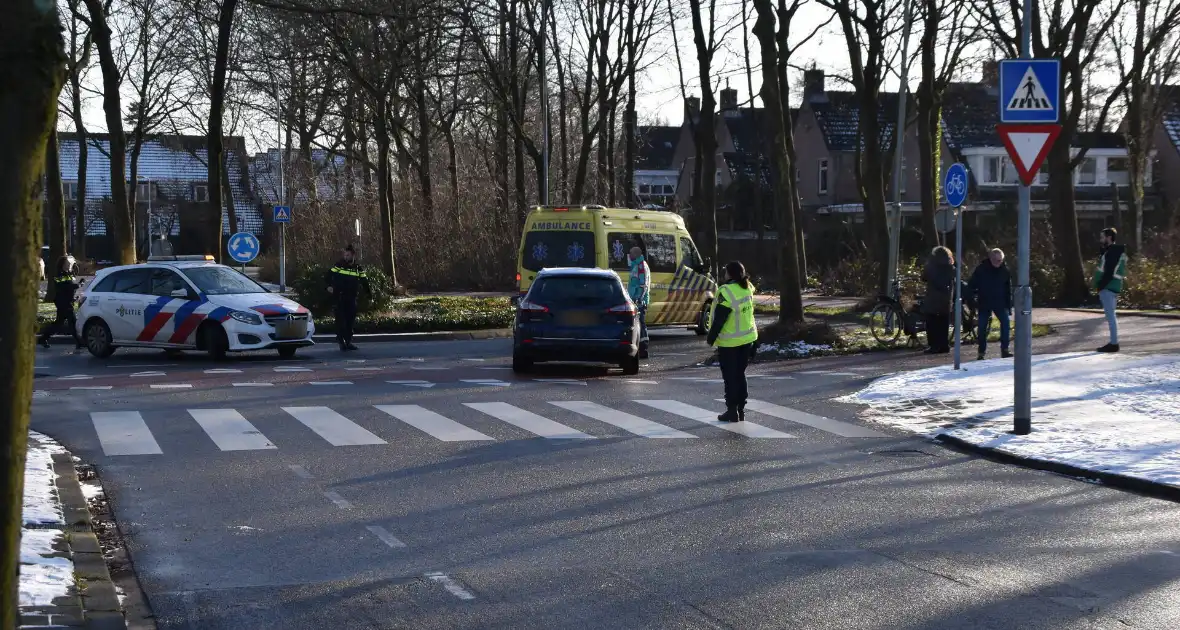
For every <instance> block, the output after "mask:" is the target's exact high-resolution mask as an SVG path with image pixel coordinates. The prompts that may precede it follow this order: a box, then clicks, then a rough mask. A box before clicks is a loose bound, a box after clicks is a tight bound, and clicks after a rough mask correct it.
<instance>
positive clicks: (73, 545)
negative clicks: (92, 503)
mask: <svg viewBox="0 0 1180 630" xmlns="http://www.w3.org/2000/svg"><path fill="white" fill-rule="evenodd" d="M53 470H54V472H55V473H56V474H57V480H56V482H55V484H56V486H57V496H58V500H59V501H60V503H61V511H62V520H63V521H64V522H65V525H64V526H62V527H61V532H62V533H63V534H65V537H64V538H63V539H62V540H61V541H60V543H59V547H61V548H60V549H59V551H61V552H62V554H63V555H64V556H66V557H68V558H70V559H71V560H72V561H73V563H74V574H75V576H76V577H77V579H78V584H77V586H76V587H75V589H74V590H75V593H74V594H72V595H69V596H67V597H63V598H59V599H57V600H55V603H54V604H53V605H51V606H26V607H22V609H21V611H20V612H21V615H20V623H21V626H20V627H22V628H23V627H51V628H52V627H59V628H60V627H74V628H87V629H88V630H116V629H118V630H125V629H126V628H127V624H126V622H125V621H124V619H123V612H122V609H121V607H120V605H119V598H118V595H117V594H116V592H115V585H114V583H112V582H111V576H110V573H109V571H108V570H107V565H106V559H105V558H104V557H103V553H102V547H101V546H100V545H99V544H98V537H97V536H96V535H95V533H94V523H93V521H91V519H90V509H89V507H87V504H86V496H85V495H83V494H82V485H81V482H80V481H79V480H78V472H77V470H76V469H75V468H74V459H73V455H70V454H69V453H54V454H53ZM55 529H56V528H55Z"/></svg>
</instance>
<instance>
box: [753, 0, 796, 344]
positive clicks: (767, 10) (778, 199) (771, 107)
mask: <svg viewBox="0 0 1180 630" xmlns="http://www.w3.org/2000/svg"><path fill="white" fill-rule="evenodd" d="M754 11H755V12H756V13H757V14H758V18H757V19H756V20H755V22H754V36H755V37H757V38H758V44H759V48H760V49H761V51H762V93H761V96H762V103H763V104H764V105H765V107H766V118H767V119H768V120H769V122H770V132H771V137H772V141H771V143H770V145H771V151H770V159H771V163H772V164H773V165H774V207H775V209H776V211H777V213H778V229H779V239H778V242H779V248H780V250H779V282H781V283H782V285H781V286H780V287H779V313H778V319H779V321H780V322H782V323H784V324H801V323H803V292H802V286H800V284H799V252H798V251H797V247H798V245H797V243H796V240H795V238H794V235H795V211H794V206H793V205H792V203H791V197H793V196H795V181H794V176H793V174H794V171H795V167H794V165H793V164H791V157H790V154H789V152H788V151H787V132H786V128H787V125H786V120H788V119H789V118H790V114H789V112H786V115H784V111H783V110H784V108H786V107H788V106H787V105H785V102H786V99H785V98H783V96H784V90H783V89H782V86H780V84H779V72H778V52H777V50H776V42H775V31H774V20H775V18H774V15H775V14H774V7H773V6H771V4H770V0H754Z"/></svg>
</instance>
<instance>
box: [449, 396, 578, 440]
mask: <svg viewBox="0 0 1180 630" xmlns="http://www.w3.org/2000/svg"><path fill="white" fill-rule="evenodd" d="M463 406H465V407H470V408H472V409H474V410H476V411H482V412H483V413H486V414H488V415H489V416H491V417H493V418H496V419H497V420H503V421H504V422H507V423H508V424H511V425H514V426H517V427H520V428H522V429H524V430H525V431H528V432H530V433H535V434H537V435H539V436H541V437H543V438H549V439H551V440H571V439H590V440H593V439H594V436H593V435H587V434H585V433H582V432H581V431H578V430H577V429H571V428H570V427H567V426H565V425H564V424H561V423H558V422H554V421H552V420H550V419H549V418H546V417H545V416H539V415H537V414H535V413H533V412H531V411H525V410H524V409H521V408H519V407H514V406H513V405H510V404H508V403H503V402H490V403H463Z"/></svg>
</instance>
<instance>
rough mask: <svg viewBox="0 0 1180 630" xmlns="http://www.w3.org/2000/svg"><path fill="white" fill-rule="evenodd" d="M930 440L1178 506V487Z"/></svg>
mask: <svg viewBox="0 0 1180 630" xmlns="http://www.w3.org/2000/svg"><path fill="white" fill-rule="evenodd" d="M934 439H935V440H937V441H938V442H941V443H943V444H944V445H947V446H950V447H952V448H955V449H957V450H960V451H966V452H969V453H972V454H975V455H979V456H981V457H985V458H987V459H990V460H993V461H998V462H1001V463H1004V464H1014V465H1016V466H1021V467H1023V468H1031V469H1033V470H1043V471H1046V472H1052V473H1057V474H1059V475H1065V476H1068V477H1076V478H1079V479H1083V480H1093V481H1098V482H1101V483H1102V484H1103V485H1106V486H1110V487H1112V488H1118V489H1120V490H1129V491H1131V492H1136V493H1139V494H1143V495H1146V496H1150V497H1154V498H1157V499H1164V500H1167V501H1176V502H1180V486H1173V485H1171V484H1166V483H1156V482H1153V481H1146V480H1144V479H1139V478H1136V477H1129V476H1127V475H1120V474H1118V473H1110V472H1104V471H1101V470H1091V469H1089V468H1081V467H1079V466H1073V465H1071V464H1062V463H1060V462H1051V461H1047V460H1043V459H1035V458H1031V457H1021V456H1019V455H1012V454H1010V453H1004V452H1001V451H998V450H996V449H993V448H988V447H986V446H979V445H977V444H972V443H970V442H967V441H966V440H963V439H961V438H957V437H954V436H950V435H946V434H939V435H937V436H935V438H934Z"/></svg>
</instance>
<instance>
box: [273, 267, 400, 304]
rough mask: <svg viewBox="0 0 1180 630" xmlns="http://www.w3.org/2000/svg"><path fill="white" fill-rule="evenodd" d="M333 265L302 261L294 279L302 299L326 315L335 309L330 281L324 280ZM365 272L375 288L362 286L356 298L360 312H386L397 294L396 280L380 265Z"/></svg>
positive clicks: (292, 284)
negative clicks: (303, 262)
mask: <svg viewBox="0 0 1180 630" xmlns="http://www.w3.org/2000/svg"><path fill="white" fill-rule="evenodd" d="M331 268H332V266H331V265H324V264H311V265H303V266H302V267H300V268H299V269H297V270H296V272H295V274H294V278H295V279H294V281H293V282H292V283H291V288H292V289H294V290H295V293H296V294H297V295H298V297H299V302H300V303H301V304H303V305H304V306H306V307H307V308H309V309H311V312H312V313H315V314H317V315H327V314H328V313H331V312H332V310H333V304H334V303H335V298H334V297H333V296H332V294H331V293H328V285H327V284H326V283H325V282H324V276H325V275H326V274H327V273H328V271H329V270H330V269H331ZM365 273H366V274H367V275H368V277H369V286H370V287H371V288H372V292H371V293H370V292H366V291H365V290H363V289H362V290H361V292H360V296H359V298H358V299H357V312H358V313H361V314H366V313H385V312H387V311H388V310H389V308H390V306H391V305H392V304H393V299H394V297H396V296H397V290H396V288H395V287H394V286H393V282H392V281H390V279H389V276H387V275H385V273H384V272H382V271H381V270H380V269H373V268H369V269H366V270H365Z"/></svg>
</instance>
